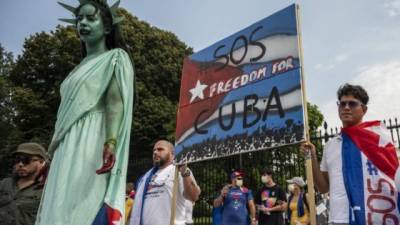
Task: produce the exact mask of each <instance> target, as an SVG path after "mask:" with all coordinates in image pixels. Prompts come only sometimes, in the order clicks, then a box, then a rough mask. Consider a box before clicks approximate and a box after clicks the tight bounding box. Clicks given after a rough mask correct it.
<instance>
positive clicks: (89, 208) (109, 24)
mask: <svg viewBox="0 0 400 225" xmlns="http://www.w3.org/2000/svg"><path fill="white" fill-rule="evenodd" d="M60 4H61V5H62V6H63V7H64V8H66V9H67V10H68V11H70V12H71V13H72V14H73V18H72V19H63V21H67V22H70V23H72V24H73V25H74V27H75V28H76V33H77V34H79V40H80V44H81V49H80V50H81V53H82V56H83V59H82V60H81V62H80V64H79V65H77V66H76V67H75V68H74V69H73V70H72V71H71V72H70V73H69V75H68V76H66V78H65V79H64V81H63V82H62V83H61V85H60V96H61V102H60V106H59V108H58V112H57V117H56V118H57V121H56V124H55V129H54V134H53V138H52V140H51V144H50V146H49V152H50V153H51V154H52V155H53V157H52V166H51V167H50V171H49V176H48V179H47V182H46V187H45V189H44V190H45V191H44V193H43V197H42V200H41V203H40V207H39V212H38V217H37V221H36V225H70V224H71V225H92V224H98V223H101V222H102V221H107V222H108V223H109V224H113V223H114V224H117V223H123V221H124V219H125V218H124V215H123V212H124V211H125V210H124V207H125V204H124V202H125V201H124V200H125V184H126V172H127V167H128V153H129V147H130V136H131V135H130V132H131V124H132V115H133V102H134V101H133V97H134V95H133V93H134V71H133V66H132V62H131V58H130V56H129V55H128V52H129V51H128V50H129V49H127V48H126V45H125V43H124V42H123V39H122V33H121V32H120V29H119V25H118V24H119V22H121V21H122V19H123V17H119V16H118V14H117V9H118V5H119V1H117V2H116V3H115V4H113V5H112V6H109V5H108V4H107V1H106V0H84V1H83V0H80V1H79V5H78V6H77V7H74V6H70V5H66V4H64V3H60ZM68 48H72V46H68ZM125 48H126V50H127V51H125V50H124V49H125ZM47 51H48V54H52V53H51V51H52V50H51V48H50V49H48V50H47ZM71 52H75V54H77V55H79V49H76V50H75V51H73V50H72V49H71ZM50 64H53V62H50ZM54 69H55V70H60V69H61V68H54ZM53 110H54V109H53ZM110 215H112V216H110Z"/></svg>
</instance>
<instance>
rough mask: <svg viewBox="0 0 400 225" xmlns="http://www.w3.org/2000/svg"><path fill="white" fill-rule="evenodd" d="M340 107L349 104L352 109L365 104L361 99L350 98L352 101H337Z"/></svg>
mask: <svg viewBox="0 0 400 225" xmlns="http://www.w3.org/2000/svg"><path fill="white" fill-rule="evenodd" d="M336 104H337V105H338V106H339V107H340V108H346V107H347V106H349V108H350V109H354V108H357V107H358V106H361V105H364V104H362V103H361V102H359V101H354V100H350V101H338V102H337V103H336Z"/></svg>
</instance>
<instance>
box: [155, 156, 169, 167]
mask: <svg viewBox="0 0 400 225" xmlns="http://www.w3.org/2000/svg"><path fill="white" fill-rule="evenodd" d="M168 161H169V158H167V157H166V158H161V157H160V159H159V160H158V161H154V160H153V165H154V166H156V167H163V166H164V165H165V164H167V163H168Z"/></svg>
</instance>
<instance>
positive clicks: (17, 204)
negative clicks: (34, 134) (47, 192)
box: [0, 143, 48, 225]
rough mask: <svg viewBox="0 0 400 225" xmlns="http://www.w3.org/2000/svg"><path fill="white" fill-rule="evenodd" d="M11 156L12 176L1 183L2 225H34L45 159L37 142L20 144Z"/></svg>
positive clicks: (42, 150) (45, 156) (41, 188)
mask: <svg viewBox="0 0 400 225" xmlns="http://www.w3.org/2000/svg"><path fill="white" fill-rule="evenodd" d="M12 156H13V162H14V166H13V177H10V178H5V179H3V180H1V181H0V218H1V219H0V220H1V224H2V225H33V224H34V223H35V219H36V213H37V209H38V207H39V203H40V199H41V196H42V190H43V183H44V181H43V180H41V179H43V175H44V174H43V171H44V169H45V168H46V166H45V165H46V163H47V161H48V156H47V154H46V150H45V149H44V148H43V146H41V145H39V144H37V143H24V144H20V145H19V146H18V148H17V150H16V151H15V152H13V154H12Z"/></svg>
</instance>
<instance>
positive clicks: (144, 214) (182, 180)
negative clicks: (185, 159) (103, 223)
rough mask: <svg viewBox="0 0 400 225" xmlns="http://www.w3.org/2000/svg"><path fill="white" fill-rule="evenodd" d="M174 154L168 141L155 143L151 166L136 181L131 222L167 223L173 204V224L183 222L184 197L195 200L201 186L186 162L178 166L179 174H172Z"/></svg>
mask: <svg viewBox="0 0 400 225" xmlns="http://www.w3.org/2000/svg"><path fill="white" fill-rule="evenodd" d="M174 154H175V150H174V146H173V145H172V144H171V143H170V142H168V141H165V140H161V141H158V142H157V143H156V144H155V145H154V148H153V164H154V167H153V168H152V169H150V170H149V171H148V172H147V173H146V174H145V175H144V176H143V177H142V178H141V179H140V180H139V181H138V185H137V192H136V195H135V204H134V206H133V210H132V215H131V222H130V225H166V224H168V221H170V219H171V215H172V207H176V213H175V221H174V223H173V224H175V225H185V201H186V200H190V201H192V202H195V201H196V200H197V199H198V198H199V195H200V188H199V186H198V185H197V184H196V181H195V179H194V177H193V175H192V173H191V171H190V170H189V168H187V166H186V165H183V166H180V167H179V174H180V175H178V176H179V177H178V178H175V174H176V173H175V172H174V171H175V168H176V166H175V165H174V164H173V160H174ZM175 179H178V183H177V185H178V187H177V188H178V191H177V193H176V203H173V195H174V194H173V193H174V191H173V190H174V184H175V182H174V181H175ZM171 206H172V207H171Z"/></svg>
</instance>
